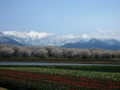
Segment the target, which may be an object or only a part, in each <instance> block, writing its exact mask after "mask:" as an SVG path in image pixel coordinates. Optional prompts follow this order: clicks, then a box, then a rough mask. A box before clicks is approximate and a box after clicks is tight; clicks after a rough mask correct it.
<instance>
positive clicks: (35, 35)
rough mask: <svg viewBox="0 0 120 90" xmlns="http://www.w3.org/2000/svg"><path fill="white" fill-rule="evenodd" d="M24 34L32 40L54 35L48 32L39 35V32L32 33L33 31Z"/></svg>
mask: <svg viewBox="0 0 120 90" xmlns="http://www.w3.org/2000/svg"><path fill="white" fill-rule="evenodd" d="M24 33H25V34H26V35H27V36H29V37H30V38H33V39H35V38H37V39H40V38H43V37H45V36H47V35H53V34H51V33H46V32H42V33H38V32H35V31H31V30H30V31H27V32H26V31H25V32H24Z"/></svg>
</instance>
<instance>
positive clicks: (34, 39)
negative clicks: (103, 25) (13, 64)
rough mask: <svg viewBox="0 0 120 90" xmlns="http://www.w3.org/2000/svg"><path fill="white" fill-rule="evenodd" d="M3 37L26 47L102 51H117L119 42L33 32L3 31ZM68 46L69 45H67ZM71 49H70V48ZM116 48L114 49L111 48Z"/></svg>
mask: <svg viewBox="0 0 120 90" xmlns="http://www.w3.org/2000/svg"><path fill="white" fill-rule="evenodd" d="M1 33H2V34H3V36H4V37H8V38H11V39H13V40H15V41H17V42H19V43H22V44H24V45H27V46H61V47H64V46H65V47H66V45H67V47H70V48H76V47H78V48H80V47H81V48H85V47H86V48H91V47H98V48H103V49H110V48H112V49H119V46H120V41H118V40H116V39H114V38H113V39H96V38H92V39H90V38H83V37H84V36H85V34H83V36H82V35H74V34H69V35H54V34H52V33H46V32H42V33H38V32H35V31H31V30H29V31H25V32H18V31H4V32H1ZM68 44H69V45H68ZM70 45H71V46H72V47H71V46H70ZM113 47H116V48H113Z"/></svg>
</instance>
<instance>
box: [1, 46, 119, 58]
mask: <svg viewBox="0 0 120 90" xmlns="http://www.w3.org/2000/svg"><path fill="white" fill-rule="evenodd" d="M0 56H2V57H11V56H16V57H17V56H22V57H29V56H33V57H81V58H88V57H93V58H120V50H104V49H98V48H91V49H78V48H62V47H54V46H46V47H41V46H39V47H36V46H18V45H10V44H0Z"/></svg>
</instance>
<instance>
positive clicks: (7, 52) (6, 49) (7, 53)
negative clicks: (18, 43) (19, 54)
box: [0, 47, 14, 57]
mask: <svg viewBox="0 0 120 90" xmlns="http://www.w3.org/2000/svg"><path fill="white" fill-rule="evenodd" d="M13 53H14V50H13V49H12V48H9V47H3V48H2V49H0V54H1V56H3V57H10V56H12V54H13Z"/></svg>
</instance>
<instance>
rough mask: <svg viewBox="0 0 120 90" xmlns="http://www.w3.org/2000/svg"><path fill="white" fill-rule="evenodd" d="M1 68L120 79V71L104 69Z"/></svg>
mask: <svg viewBox="0 0 120 90" xmlns="http://www.w3.org/2000/svg"><path fill="white" fill-rule="evenodd" d="M0 69H9V70H18V71H30V72H40V73H49V74H60V75H66V76H67V75H70V76H77V77H87V78H95V79H96V78H99V79H109V80H120V72H103V71H85V70H70V69H56V68H55V69H54V68H39V67H27V66H26V67H0Z"/></svg>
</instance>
